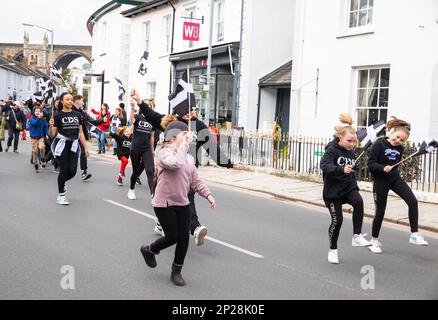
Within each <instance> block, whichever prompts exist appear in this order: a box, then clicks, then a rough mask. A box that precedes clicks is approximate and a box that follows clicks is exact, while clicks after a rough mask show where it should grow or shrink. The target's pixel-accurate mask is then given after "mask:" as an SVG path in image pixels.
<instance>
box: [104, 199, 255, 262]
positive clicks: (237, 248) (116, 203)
mask: <svg viewBox="0 0 438 320" xmlns="http://www.w3.org/2000/svg"><path fill="white" fill-rule="evenodd" d="M103 201H105V202H108V203H110V204H112V205H114V206H117V207H120V208H123V209H125V210H128V211H131V212H134V213H137V214H139V215H141V216H144V217H146V218H149V219H152V220H154V221H155V220H157V218H156V217H155V215H152V214H149V213H146V212H143V211H140V210H137V209H134V208H131V207H128V206H125V205H124V204H121V203H118V202H115V201H113V200H108V199H103ZM205 239H207V240H210V241H212V242H215V243H217V244H220V245H222V246H224V247H227V248H230V249H233V250H236V251H238V252H241V253H244V254H246V255H249V256H251V257H254V258H258V259H263V258H264V257H263V256H262V255H261V254H258V253H255V252H252V251H249V250H246V249H243V248H240V247H237V246H235V245H232V244H230V243H227V242H224V241H221V240H218V239H215V238H212V237H208V236H207V237H205Z"/></svg>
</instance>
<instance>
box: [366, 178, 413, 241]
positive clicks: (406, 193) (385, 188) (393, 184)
mask: <svg viewBox="0 0 438 320" xmlns="http://www.w3.org/2000/svg"><path fill="white" fill-rule="evenodd" d="M389 190H392V191H394V192H395V193H396V194H397V195H398V196H399V197H400V198H402V199H403V200H404V201H405V202H406V204H407V205H408V207H409V224H410V225H411V232H418V201H417V199H416V198H415V195H414V193H413V192H412V190H411V188H409V186H408V185H407V183H406V182H404V181H403V180H402V178H401V177H397V178H394V179H374V182H373V193H374V204H375V209H376V215H375V216H374V220H373V228H372V233H373V234H372V236H373V238H378V237H379V233H380V229H381V228H382V222H383V218H384V216H385V210H386V203H387V200H388V193H389Z"/></svg>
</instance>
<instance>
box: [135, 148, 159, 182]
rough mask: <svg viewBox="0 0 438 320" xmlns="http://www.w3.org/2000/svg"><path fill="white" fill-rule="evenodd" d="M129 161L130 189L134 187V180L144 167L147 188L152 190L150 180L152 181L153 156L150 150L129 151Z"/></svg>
mask: <svg viewBox="0 0 438 320" xmlns="http://www.w3.org/2000/svg"><path fill="white" fill-rule="evenodd" d="M131 163H132V175H131V190H134V189H135V182H136V181H137V178H138V177H139V176H140V175H141V173H142V172H143V170H144V169H146V175H147V177H148V185H149V190H152V182H153V181H154V156H153V154H152V150H150V149H149V150H147V151H131Z"/></svg>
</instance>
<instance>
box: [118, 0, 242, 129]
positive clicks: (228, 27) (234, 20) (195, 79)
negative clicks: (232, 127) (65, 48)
mask: <svg viewBox="0 0 438 320" xmlns="http://www.w3.org/2000/svg"><path fill="white" fill-rule="evenodd" d="M214 12H215V14H214V18H213V19H214V21H213V39H212V45H213V52H212V72H211V77H212V84H211V86H210V94H209V95H207V92H206V91H205V90H204V89H205V88H204V86H203V82H202V80H203V79H202V78H204V77H205V76H206V74H207V47H208V37H209V22H208V19H209V14H210V10H209V6H208V1H207V0H197V1H193V0H185V1H184V0H183V1H172V2H171V3H169V2H168V1H155V2H154V1H153V2H149V3H146V4H144V5H140V6H138V7H136V8H132V9H130V10H128V11H125V12H124V13H123V14H124V16H125V17H129V18H131V21H132V23H131V68H130V86H132V87H135V88H137V90H138V91H139V92H140V94H141V95H142V96H144V97H146V98H155V100H156V105H157V110H158V111H159V112H162V113H168V112H169V111H170V110H169V104H168V98H167V97H168V95H169V93H170V92H171V91H172V90H173V87H174V84H175V83H172V82H175V81H177V80H178V79H179V78H180V77H181V76H182V74H183V72H184V71H186V70H187V67H189V68H190V77H191V81H192V83H193V85H194V90H195V95H196V103H197V108H198V111H200V112H201V114H202V115H204V114H205V108H206V104H207V100H208V101H209V106H208V107H209V110H210V119H211V121H212V122H214V121H219V120H222V121H223V122H226V121H229V122H231V121H232V115H231V114H232V111H233V97H236V96H237V93H236V85H235V77H234V75H233V74H232V73H233V72H235V71H234V70H235V67H236V63H237V60H238V49H239V37H240V3H239V1H231V0H216V1H214ZM185 22H191V23H198V24H199V25H200V26H199V28H200V32H199V41H188V40H184V39H183V31H184V30H183V28H184V23H185ZM186 27H187V26H186ZM145 50H146V51H148V52H149V59H148V66H147V67H148V70H147V74H146V75H144V76H141V75H139V74H138V73H137V71H138V66H139V60H140V57H141V55H142V54H143V52H144V51H145ZM230 54H231V56H230Z"/></svg>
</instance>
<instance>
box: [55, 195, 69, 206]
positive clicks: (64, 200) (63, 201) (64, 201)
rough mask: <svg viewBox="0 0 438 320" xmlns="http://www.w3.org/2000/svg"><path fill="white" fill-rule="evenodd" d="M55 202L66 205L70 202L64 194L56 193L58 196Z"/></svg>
mask: <svg viewBox="0 0 438 320" xmlns="http://www.w3.org/2000/svg"><path fill="white" fill-rule="evenodd" d="M56 203H57V204H60V205H62V206H68V205H69V204H70V202H68V200H67V197H66V196H65V195H63V196H59V195H58V198H56Z"/></svg>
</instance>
